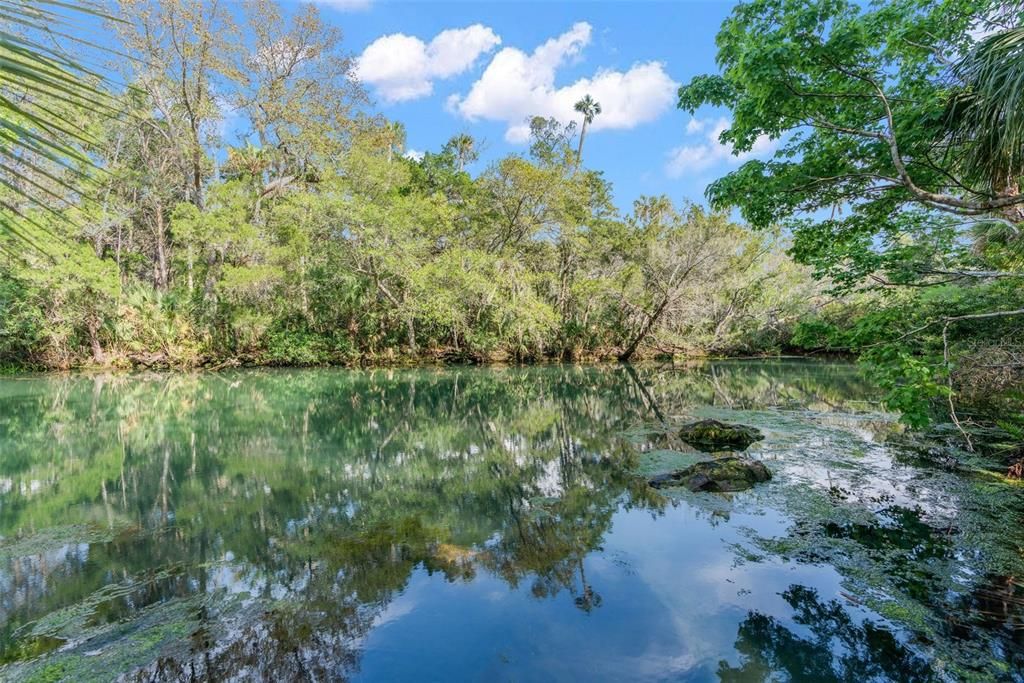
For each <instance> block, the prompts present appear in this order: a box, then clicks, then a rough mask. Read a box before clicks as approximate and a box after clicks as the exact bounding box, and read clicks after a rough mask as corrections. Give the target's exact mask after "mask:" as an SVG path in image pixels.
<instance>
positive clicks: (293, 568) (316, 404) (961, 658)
mask: <svg viewBox="0 0 1024 683" xmlns="http://www.w3.org/2000/svg"><path fill="white" fill-rule="evenodd" d="M856 372H857V371H856V370H855V369H854V368H852V367H850V366H841V365H835V364H821V363H806V362H792V363H781V362H767V363H736V362H725V363H722V364H703V365H696V366H693V367H690V368H680V369H675V370H666V369H665V368H656V367H653V366H639V367H637V368H634V369H633V373H632V374H631V373H628V372H626V371H625V370H624V369H623V368H621V367H600V366H595V367H576V366H549V367H535V368H505V369H483V368H460V369H430V370H388V371H286V370H265V371H244V372H243V371H238V372H227V373H222V374H215V375H214V374H211V375H190V376H181V375H168V376H163V375H143V376H102V377H56V376H54V377H38V378H35V379H31V380H26V379H17V380H11V381H0V405H2V407H3V411H2V412H0V448H2V449H3V451H4V452H5V454H7V453H9V454H10V456H11V457H10V458H9V459H7V458H5V459H4V461H3V462H2V463H0V534H2V535H3V536H4V538H5V540H4V541H2V542H0V552H2V554H0V560H2V561H0V582H2V585H3V586H5V595H7V596H9V597H8V599H7V601H6V602H5V603H3V606H2V610H3V611H2V613H0V615H2V619H3V628H2V629H0V657H2V664H0V666H2V667H3V668H2V669H0V676H2V677H8V678H17V679H27V680H32V679H33V678H36V679H38V680H74V681H88V680H100V679H104V676H105V672H108V671H110V670H111V669H113V670H116V671H120V672H123V673H125V674H126V675H127V676H128V677H129V679H131V680H174V679H176V678H178V677H181V676H183V675H186V674H185V673H184V672H192V671H195V672H197V674H196V675H198V676H200V677H203V676H206V677H210V678H224V677H227V676H230V675H232V673H234V672H238V671H243V670H244V671H247V672H250V673H252V675H254V676H257V677H265V678H266V677H276V678H289V677H295V676H298V675H302V674H301V672H302V671H305V672H308V673H309V675H316V676H319V677H321V678H344V677H348V676H351V675H354V674H355V673H356V672H360V671H361V672H364V673H366V674H367V675H373V674H374V673H375V672H376V673H377V675H379V676H382V677H386V674H385V672H390V673H391V674H393V675H395V676H398V675H399V673H396V670H395V669H394V667H401V666H408V667H409V668H408V669H402V672H404V675H414V672H415V671H416V670H418V669H417V667H419V668H422V667H424V666H435V665H438V662H439V661H440V660H439V659H437V658H439V657H441V656H442V655H441V654H440V653H442V652H444V651H445V648H446V647H447V643H449V642H460V643H466V645H464V646H463V650H462V651H463V653H464V651H465V649H466V648H468V649H470V650H472V651H473V652H491V653H492V654H493V657H494V660H493V662H496V663H491V660H488V661H487V662H484V661H480V660H472V662H470V661H469V660H467V662H466V663H465V666H466V667H467V668H466V669H464V670H463V671H464V672H466V673H467V675H473V672H479V671H490V670H491V669H490V668H488V667H491V666H498V667H499V668H500V670H502V671H506V672H508V673H510V675H514V677H518V678H529V677H531V674H536V673H537V672H538V671H539V670H540V668H539V667H542V666H543V667H545V670H551V669H550V667H553V666H555V667H557V666H559V664H556V663H555V660H552V659H550V658H544V657H539V656H538V655H535V654H530V653H536V652H539V651H548V650H546V649H545V648H551V650H550V651H551V656H552V657H555V659H556V660H558V661H564V662H565V663H566V664H565V665H566V666H572V667H575V668H574V671H576V672H577V673H579V672H581V671H588V670H593V671H596V669H592V667H597V666H598V664H597V662H603V664H601V666H602V667H604V668H602V669H601V671H604V672H606V675H607V676H608V677H613V676H614V675H615V674H616V673H619V674H622V671H621V669H617V668H616V664H615V662H622V661H628V650H629V649H630V648H636V647H639V646H640V644H643V645H644V647H651V648H654V649H655V650H658V651H663V652H664V653H670V652H671V653H678V652H679V651H680V649H683V650H684V651H687V652H689V651H693V652H698V651H699V652H702V653H704V654H702V655H700V656H695V657H696V658H695V659H693V660H692V661H689V663H688V664H687V665H686V666H685V667H684V668H682V669H671V670H672V671H676V672H677V673H679V675H680V676H682V675H683V673H684V671H685V672H689V673H690V674H691V675H694V676H698V677H699V676H703V677H708V676H714V675H716V674H717V673H719V672H720V671H721V673H722V675H723V676H725V675H726V674H728V675H730V676H744V675H753V674H752V673H751V672H772V673H774V674H778V675H784V673H785V672H786V671H789V670H790V669H789V668H787V667H791V666H792V660H791V659H787V658H786V657H785V656H784V655H783V654H781V651H780V649H779V648H781V649H782V650H785V651H787V652H788V651H789V648H790V647H792V648H796V650H795V651H797V652H804V653H805V654H806V656H807V657H811V659H812V660H813V661H814V662H815V667H816V668H815V671H817V672H819V673H820V674H821V675H822V676H825V678H824V679H823V680H829V679H828V676H833V677H839V679H842V676H844V675H845V673H844V672H846V671H849V670H852V669H850V667H853V666H855V665H856V666H862V665H863V666H865V667H868V668H867V669H866V670H869V671H876V672H879V673H878V674H877V675H878V676H885V675H888V674H887V673H886V672H892V671H897V670H900V667H903V670H904V671H905V672H906V675H907V677H908V678H913V677H914V676H917V675H918V674H919V673H920V666H919V665H920V662H921V661H926V662H928V663H929V664H930V665H933V666H936V667H941V668H939V669H936V670H937V671H939V672H940V678H947V679H953V678H964V677H969V676H975V677H981V678H984V677H985V676H989V677H992V676H1003V677H1006V676H1009V675H1010V674H1009V673H1008V672H1012V671H1013V670H1014V668H1015V667H1017V668H1019V666H1020V657H1021V654H1020V652H1021V648H1020V645H1019V642H1018V640H1017V638H1018V634H1019V633H1020V629H1019V626H1020V625H1021V623H1022V621H1021V619H1022V616H1021V615H1022V612H1021V609H1020V607H1021V604H1020V599H1021V594H1020V591H1021V588H1020V586H1019V584H1018V583H1017V582H1016V581H1015V580H1013V579H1008V578H1007V577H1012V576H1014V575H1015V572H1016V575H1019V568H1020V566H1021V548H1024V538H1022V537H1021V534H1020V533H1019V532H1017V531H1016V530H1010V531H1009V532H1008V531H1007V530H1006V529H1005V527H1004V528H1002V529H1000V528H999V527H997V526H994V525H993V524H992V520H994V519H1001V518H1006V517H1007V516H1011V515H1014V514H1018V515H1019V514H1020V502H1019V497H1018V496H1019V489H1018V487H1017V486H1015V485H1012V484H1011V485H1008V484H1004V483H1003V482H1002V481H1001V480H998V479H994V478H992V477H986V476H982V475H980V474H975V473H974V471H973V470H964V469H960V470H951V469H949V468H945V467H942V466H936V463H935V462H934V461H932V460H929V459H922V456H921V455H920V453H918V452H917V451H915V450H913V449H910V448H904V447H902V446H901V445H899V444H898V443H896V442H894V441H893V440H892V439H891V435H892V432H893V429H892V424H893V420H892V417H891V416H888V415H886V414H884V413H880V412H878V411H877V410H872V409H871V405H870V403H867V402H865V401H866V399H869V398H870V396H871V394H870V387H869V386H868V385H864V384H861V383H860V382H859V381H858V380H856V377H857V374H856ZM744 377H747V379H748V381H747V382H744V381H743V378H744ZM816 377H817V380H816V379H815V378H816ZM637 379H639V380H640V381H641V382H644V386H645V389H646V392H641V391H640V390H639V389H638V388H637V382H636V380H637ZM816 382H817V383H816ZM794 386H799V387H800V389H799V390H796V389H792V388H791V387H794ZM726 387H728V388H726ZM705 390H707V391H705ZM796 397H799V399H797V398H796ZM824 397H827V400H823V398H824ZM805 406H809V407H805ZM705 417H706V418H712V419H716V420H719V421H726V422H738V423H743V424H753V425H757V426H758V428H759V429H760V430H762V431H763V432H764V434H765V438H764V440H762V441H760V442H758V443H757V444H756V445H754V446H752V447H751V451H750V453H756V454H757V456H756V457H757V458H758V459H759V460H762V461H764V462H765V463H766V465H767V466H768V467H769V468H770V469H771V471H772V474H773V476H772V478H771V480H770V481H767V482H764V483H761V484H758V485H757V486H755V487H754V488H751V489H749V490H747V491H743V492H738V493H735V494H730V495H729V496H722V495H718V494H713V493H707V492H696V493H694V492H690V491H688V490H686V489H685V488H682V487H679V488H670V489H662V490H654V489H652V488H651V487H649V486H648V485H647V480H648V479H650V477H651V476H653V475H654V474H658V473H663V472H666V471H673V470H679V469H684V468H686V467H691V466H694V465H699V464H701V463H706V462H711V461H713V460H714V457H713V456H709V455H708V454H705V453H702V452H699V451H695V450H692V449H690V447H689V446H687V445H686V444H685V442H683V441H682V440H681V439H679V437H678V435H677V434H676V431H677V429H676V428H675V427H674V425H678V424H681V423H684V422H687V421H692V420H693V419H694V418H705ZM977 457H980V456H977ZM695 549H698V550H699V552H697V551H695ZM681 573H683V574H685V575H686V576H688V581H689V582H690V584H692V589H691V590H687V591H679V590H678V576H679V575H681ZM811 593H813V599H812V596H811ZM780 596H782V597H781V598H780ZM789 598H793V600H794V603H793V604H792V605H791V604H790V603H788V602H786V600H788V599H789ZM797 598H799V599H797ZM490 610H494V611H490ZM1000 610H1002V611H1000ZM696 614H700V615H705V616H703V617H701V619H700V627H699V629H698V635H693V634H688V633H681V632H678V631H677V630H676V628H677V627H676V626H673V624H677V625H678V624H684V625H688V624H696V621H694V619H695V617H694V616H693V615H696ZM680 615H682V616H680ZM814 615H822V619H823V620H824V621H823V622H822V624H823V625H819V626H817V627H815V626H813V618H814ZM581 618H582V619H586V620H587V621H585V622H582V623H581V622H577V621H574V620H575V619H581ZM801 620H804V621H801ZM549 622H550V623H552V624H559V626H558V627H557V628H554V627H553V628H554V630H552V631H545V630H544V629H542V628H540V627H539V626H538V624H542V623H549ZM801 624H805V625H806V627H809V628H812V631H813V628H826V627H827V628H826V630H825V631H822V632H821V634H820V635H813V636H812V635H809V634H808V631H807V630H806V628H805V626H801ZM828 629H833V630H831V631H829V630H828ZM577 633H578V634H580V637H585V641H579V640H575V636H574V635H573V634H577ZM815 633H816V632H815ZM787 634H788V635H787ZM828 634H831V636H830V637H831V638H832V639H831V640H826V635H828ZM498 643H501V647H500V650H499V649H498ZM773 647H774V648H775V650H773V649H772V648H773ZM395 648H401V652H402V657H400V658H398V659H397V660H396V659H395V658H394V657H384V656H383V653H388V652H394V651H395ZM556 650H557V656H556V655H555V654H554V653H555V651H556ZM851 653H852V654H851ZM378 655H379V656H378ZM453 656H454V655H453ZM665 656H666V657H668V654H666V655H665ZM673 656H675V655H673ZM850 657H852V659H851V658H850ZM459 661H462V659H461V658H460V659H459ZM659 661H660V660H659ZM665 661H666V662H667V661H668V660H665ZM723 661H724V662H725V664H724V665H722V664H720V663H721V662H723ZM473 662H475V663H473ZM664 666H666V667H669V666H670V665H668V664H665V665H664ZM675 666H681V665H675ZM474 667H476V668H474ZM844 667H845V668H844ZM893 667H895V668H893ZM666 670H669V669H666V668H661V669H658V671H660V672H661V673H662V674H663V673H664V671H666ZM830 671H831V673H829V672H830ZM634 673H636V675H637V677H640V678H645V677H648V678H656V677H657V675H655V673H656V672H654V671H653V670H652V671H651V672H650V674H649V675H648V674H647V673H643V674H640V673H637V672H634ZM188 675H191V674H188Z"/></svg>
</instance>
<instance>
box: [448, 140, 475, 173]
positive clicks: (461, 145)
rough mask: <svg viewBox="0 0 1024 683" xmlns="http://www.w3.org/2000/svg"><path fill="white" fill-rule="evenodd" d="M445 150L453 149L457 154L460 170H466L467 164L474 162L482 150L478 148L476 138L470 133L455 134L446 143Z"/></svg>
mask: <svg viewBox="0 0 1024 683" xmlns="http://www.w3.org/2000/svg"><path fill="white" fill-rule="evenodd" d="M444 151H451V153H452V154H454V155H455V162H456V166H457V167H458V169H459V171H465V170H466V165H467V164H471V163H473V162H474V161H476V160H477V159H478V158H479V156H480V152H479V150H478V149H477V148H476V140H474V139H473V136H472V135H470V134H469V133H459V134H458V135H455V136H453V137H452V138H451V139H450V140H449V141H448V142H447V143H446V144H445V146H444Z"/></svg>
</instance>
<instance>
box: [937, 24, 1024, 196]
mask: <svg viewBox="0 0 1024 683" xmlns="http://www.w3.org/2000/svg"><path fill="white" fill-rule="evenodd" d="M954 74H955V76H956V77H957V79H958V80H959V81H960V82H961V83H962V84H963V89H962V90H960V91H959V92H958V93H957V94H956V95H955V96H954V98H953V99H952V101H951V103H950V108H949V112H948V122H949V124H950V128H951V133H952V137H953V140H952V143H953V144H952V145H951V146H950V147H951V149H954V150H961V153H962V154H963V157H962V160H961V163H962V164H963V168H964V170H965V171H966V173H967V175H968V176H969V177H971V178H972V179H974V180H975V181H977V182H979V183H981V184H983V185H987V186H988V187H989V189H990V190H991V191H992V193H993V194H1005V193H1007V192H1010V193H1013V192H1019V189H1020V188H1019V187H1018V184H1019V180H1020V177H1021V175H1022V174H1024V27H1017V28H1012V29H1008V30H1004V31H1001V32H999V33H995V34H993V35H991V36H988V37H987V38H984V39H982V40H981V41H979V42H978V43H977V45H975V46H974V48H973V49H972V50H971V51H970V52H969V53H967V54H966V55H965V56H964V57H963V58H962V59H961V60H960V61H959V62H957V64H956V66H955V67H954Z"/></svg>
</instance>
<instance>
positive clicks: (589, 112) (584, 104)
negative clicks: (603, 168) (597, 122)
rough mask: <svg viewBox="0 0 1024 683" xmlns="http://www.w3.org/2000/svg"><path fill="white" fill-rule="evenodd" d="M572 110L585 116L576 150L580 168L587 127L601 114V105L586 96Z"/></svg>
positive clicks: (577, 163)
mask: <svg viewBox="0 0 1024 683" xmlns="http://www.w3.org/2000/svg"><path fill="white" fill-rule="evenodd" d="M572 108H573V109H574V110H576V111H577V112H579V113H580V114H582V115H583V125H582V126H580V145H579V147H578V148H577V149H576V166H577V167H579V165H580V163H581V162H582V161H583V138H584V137H586V135H587V126H589V125H590V124H592V123H593V122H594V117H596V116H597V115H598V114H600V113H601V103H600V102H597V101H596V100H595V99H594V98H593V97H591V96H590V95H585V96H584V97H583V99H581V100H580V101H579V102H577V103H576V104H574V105H573V107H572Z"/></svg>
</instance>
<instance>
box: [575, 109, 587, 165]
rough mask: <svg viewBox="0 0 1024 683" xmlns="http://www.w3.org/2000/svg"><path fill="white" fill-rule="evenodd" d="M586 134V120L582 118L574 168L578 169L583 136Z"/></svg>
mask: <svg viewBox="0 0 1024 683" xmlns="http://www.w3.org/2000/svg"><path fill="white" fill-rule="evenodd" d="M586 135H587V120H586V119H583V127H582V128H580V146H579V147H578V148H576V169H579V167H580V164H581V163H582V162H583V138H585V137H586Z"/></svg>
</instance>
